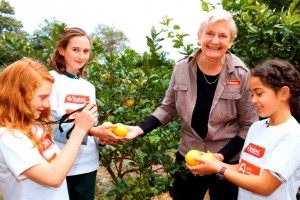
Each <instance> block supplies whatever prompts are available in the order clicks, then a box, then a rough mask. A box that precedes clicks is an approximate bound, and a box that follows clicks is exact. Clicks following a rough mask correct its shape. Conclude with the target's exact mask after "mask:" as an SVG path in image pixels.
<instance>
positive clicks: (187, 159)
mask: <svg viewBox="0 0 300 200" xmlns="http://www.w3.org/2000/svg"><path fill="white" fill-rule="evenodd" d="M202 154H203V153H202V152H201V151H199V150H195V149H192V150H190V151H189V152H188V153H187V154H186V155H185V162H186V163H187V164H188V165H190V166H195V165H198V164H200V162H199V161H196V160H194V157H199V158H200V157H201V156H202Z"/></svg>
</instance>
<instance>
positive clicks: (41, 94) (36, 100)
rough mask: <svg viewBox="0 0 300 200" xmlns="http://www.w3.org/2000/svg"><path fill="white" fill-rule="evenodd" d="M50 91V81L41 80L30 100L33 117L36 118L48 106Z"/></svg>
mask: <svg viewBox="0 0 300 200" xmlns="http://www.w3.org/2000/svg"><path fill="white" fill-rule="evenodd" d="M51 91H52V83H51V82H49V81H42V85H41V87H39V88H37V89H36V91H35V94H34V97H33V99H32V100H31V105H32V112H33V114H34V119H38V118H39V117H40V115H41V113H42V112H43V111H44V110H45V109H47V108H49V106H50V104H49V96H50V94H51Z"/></svg>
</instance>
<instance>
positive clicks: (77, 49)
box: [59, 36, 91, 75]
mask: <svg viewBox="0 0 300 200" xmlns="http://www.w3.org/2000/svg"><path fill="white" fill-rule="evenodd" d="M90 51H91V44H90V41H89V39H88V38H87V37H85V36H75V37H72V38H71V39H70V40H69V43H68V45H67V47H66V49H62V48H60V49H59V54H60V55H62V56H64V58H65V62H66V70H67V72H69V73H71V74H74V75H77V72H78V70H79V69H80V68H82V67H83V66H84V65H85V64H86V63H87V62H88V60H89V58H90Z"/></svg>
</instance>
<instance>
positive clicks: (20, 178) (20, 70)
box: [0, 58, 97, 200]
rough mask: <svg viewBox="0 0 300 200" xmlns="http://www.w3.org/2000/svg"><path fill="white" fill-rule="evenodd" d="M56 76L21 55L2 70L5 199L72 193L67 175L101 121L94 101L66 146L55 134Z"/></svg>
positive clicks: (54, 198) (0, 182) (1, 184)
mask: <svg viewBox="0 0 300 200" xmlns="http://www.w3.org/2000/svg"><path fill="white" fill-rule="evenodd" d="M53 83H54V79H53V78H52V76H51V75H50V74H49V72H48V70H47V69H46V68H45V67H44V66H43V65H41V64H40V63H38V62H36V61H33V60H31V59H27V58H24V59H21V60H19V61H16V62H15V63H13V64H11V65H9V66H8V67H7V68H5V69H4V70H3V71H2V72H1V74H0V93H1V95H0V191H1V193H2V195H3V197H4V199H5V200H23V199H30V200H35V199H36V200H41V199H43V200H48V199H49V200H50V199H51V200H63V199H68V198H69V196H68V191H67V186H66V181H65V177H66V176H67V174H68V172H69V171H70V169H71V167H72V165H73V163H74V160H75V158H76V155H77V154H78V151H79V147H80V144H81V142H82V140H83V138H84V137H85V135H86V133H87V132H88V130H90V129H91V127H92V126H93V124H94V123H95V122H96V121H97V110H96V108H93V105H92V104H89V105H87V106H86V108H85V109H83V110H82V112H80V113H78V114H77V115H76V120H75V127H74V129H73V131H72V132H73V134H72V135H71V137H70V139H69V140H68V143H67V145H65V147H64V148H63V149H61V151H60V150H59V148H58V146H57V145H56V143H55V142H54V141H53V139H52V132H51V131H52V126H51V124H50V123H48V122H49V121H50V120H49V117H50V107H49V106H50V104H49V96H50V93H51V90H52V85H53Z"/></svg>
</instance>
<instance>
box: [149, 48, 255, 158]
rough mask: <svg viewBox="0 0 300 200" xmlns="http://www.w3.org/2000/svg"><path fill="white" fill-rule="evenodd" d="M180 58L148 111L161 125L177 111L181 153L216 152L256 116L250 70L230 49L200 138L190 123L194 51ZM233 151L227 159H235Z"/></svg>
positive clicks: (194, 93) (194, 83) (193, 102)
mask: <svg viewBox="0 0 300 200" xmlns="http://www.w3.org/2000/svg"><path fill="white" fill-rule="evenodd" d="M200 52H201V49H199V50H198V51H197V52H196V53H194V54H193V55H191V56H189V57H187V58H185V59H183V60H180V61H179V62H178V63H177V65H176V66H175V68H174V71H173V74H172V77H171V80H170V85H169V88H168V90H167V91H166V95H165V97H164V99H163V101H162V104H161V106H160V107H158V108H157V109H156V110H155V111H154V113H153V114H152V115H154V116H155V117H156V118H158V119H159V121H160V122H161V124H162V125H163V126H164V125H166V124H167V123H168V122H169V121H171V120H172V119H173V118H174V117H175V116H176V115H177V114H178V115H179V117H180V118H181V122H182V131H183V132H182V138H181V141H180V146H179V152H180V153H181V154H182V155H183V156H184V155H185V154H186V153H187V152H188V151H189V150H191V149H198V150H201V151H205V152H206V151H208V150H209V151H211V152H214V153H216V152H218V151H219V150H220V149H222V148H223V147H224V146H225V145H226V144H227V143H228V142H229V141H230V140H231V139H232V138H234V137H235V136H240V137H241V138H244V139H245V137H246V135H247V132H248V129H249V127H250V125H251V124H252V123H253V122H254V121H256V120H258V115H257V112H256V111H255V108H254V107H253V105H252V103H251V98H252V97H251V92H250V90H249V83H248V82H249V77H250V72H249V70H248V69H247V67H246V66H245V64H244V63H243V62H242V61H241V60H240V59H239V58H238V57H236V56H235V55H233V54H231V53H230V52H227V53H226V62H225V64H224V66H223V68H222V71H221V75H220V77H219V81H218V85H217V88H216V91H215V94H214V98H213V102H212V106H211V109H210V114H209V119H208V133H207V137H206V138H205V139H202V138H201V137H200V136H199V135H198V134H197V133H196V132H195V131H194V129H193V128H192V127H191V122H192V115H193V111H194V108H195V105H196V98H197V76H196V75H197V64H196V60H195V58H196V55H198V54H199V53H200ZM238 159H239V154H237V155H236V156H235V157H234V158H232V159H231V161H237V160H238Z"/></svg>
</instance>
